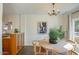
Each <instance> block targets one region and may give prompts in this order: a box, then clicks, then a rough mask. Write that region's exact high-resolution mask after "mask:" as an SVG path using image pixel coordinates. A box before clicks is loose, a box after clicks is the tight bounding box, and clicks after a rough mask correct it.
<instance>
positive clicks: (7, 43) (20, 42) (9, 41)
mask: <svg viewBox="0 0 79 59" xmlns="http://www.w3.org/2000/svg"><path fill="white" fill-rule="evenodd" d="M23 46H24V33H10V36H9V37H4V36H3V54H4V55H6V54H7V55H16V54H17V53H18V52H19V51H20V50H21V49H22V48H23Z"/></svg>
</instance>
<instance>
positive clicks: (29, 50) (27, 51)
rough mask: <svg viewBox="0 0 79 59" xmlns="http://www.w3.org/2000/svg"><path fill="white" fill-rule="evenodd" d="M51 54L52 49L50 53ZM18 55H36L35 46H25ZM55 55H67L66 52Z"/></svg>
mask: <svg viewBox="0 0 79 59" xmlns="http://www.w3.org/2000/svg"><path fill="white" fill-rule="evenodd" d="M48 54H49V55H51V54H52V53H51V51H49V53H48ZM17 55H34V52H33V46H25V47H24V48H23V49H22V50H21V51H20V52H19V53H18V54H17ZM53 55H65V53H59V54H53Z"/></svg>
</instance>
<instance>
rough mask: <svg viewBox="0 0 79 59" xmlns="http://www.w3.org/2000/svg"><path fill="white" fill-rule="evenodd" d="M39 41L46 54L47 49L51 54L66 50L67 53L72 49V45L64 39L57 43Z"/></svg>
mask: <svg viewBox="0 0 79 59" xmlns="http://www.w3.org/2000/svg"><path fill="white" fill-rule="evenodd" d="M39 42H40V46H41V47H43V48H44V49H45V50H46V54H47V55H48V52H49V51H51V52H52V54H53V53H64V52H66V54H67V55H69V54H71V51H72V49H73V46H72V45H71V44H70V43H69V42H67V41H65V40H60V41H59V42H58V43H57V44H51V43H49V41H46V40H40V41H39Z"/></svg>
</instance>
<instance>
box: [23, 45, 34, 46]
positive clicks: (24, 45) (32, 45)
mask: <svg viewBox="0 0 79 59" xmlns="http://www.w3.org/2000/svg"><path fill="white" fill-rule="evenodd" d="M24 46H33V45H24Z"/></svg>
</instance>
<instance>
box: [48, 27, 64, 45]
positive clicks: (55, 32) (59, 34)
mask: <svg viewBox="0 0 79 59" xmlns="http://www.w3.org/2000/svg"><path fill="white" fill-rule="evenodd" d="M49 37H50V39H49V42H50V43H52V44H56V43H57V40H58V39H62V38H64V31H62V26H60V28H59V29H57V28H53V29H50V31H49Z"/></svg>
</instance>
